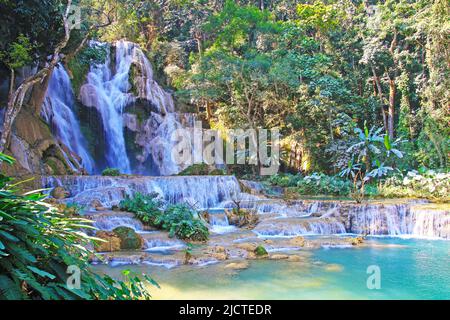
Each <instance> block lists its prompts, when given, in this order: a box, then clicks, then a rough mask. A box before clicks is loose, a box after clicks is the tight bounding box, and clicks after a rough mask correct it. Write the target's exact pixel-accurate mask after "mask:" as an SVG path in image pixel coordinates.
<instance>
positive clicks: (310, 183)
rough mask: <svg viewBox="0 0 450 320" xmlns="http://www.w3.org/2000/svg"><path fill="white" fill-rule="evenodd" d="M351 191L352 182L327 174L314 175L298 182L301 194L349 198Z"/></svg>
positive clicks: (298, 190)
mask: <svg viewBox="0 0 450 320" xmlns="http://www.w3.org/2000/svg"><path fill="white" fill-rule="evenodd" d="M350 190H351V183H350V181H347V180H344V179H342V178H339V177H336V176H327V175H325V174H318V173H313V174H312V175H309V176H306V177H305V178H304V179H301V180H300V181H298V182H297V192H298V193H300V194H307V195H334V196H347V195H348V194H349V193H350Z"/></svg>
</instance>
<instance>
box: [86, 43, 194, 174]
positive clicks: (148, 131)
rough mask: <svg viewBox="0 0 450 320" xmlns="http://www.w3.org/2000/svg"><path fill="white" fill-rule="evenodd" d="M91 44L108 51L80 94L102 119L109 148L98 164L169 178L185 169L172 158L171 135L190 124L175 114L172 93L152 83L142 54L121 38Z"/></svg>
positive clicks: (147, 62) (150, 73)
mask: <svg viewBox="0 0 450 320" xmlns="http://www.w3.org/2000/svg"><path fill="white" fill-rule="evenodd" d="M91 46H93V47H102V48H103V49H104V50H106V51H107V58H106V61H105V62H104V63H103V64H99V65H92V66H91V68H90V71H89V73H88V75H87V80H86V83H85V84H84V85H83V86H82V87H81V88H80V93H79V98H80V100H81V102H82V104H83V105H84V106H85V107H88V108H93V109H95V110H96V113H97V114H98V118H99V121H101V123H100V124H99V125H100V126H101V127H102V128H103V132H102V137H103V138H104V141H103V144H102V145H104V149H105V150H104V155H103V154H101V155H100V156H101V157H104V159H99V160H101V162H102V163H103V162H104V163H105V164H106V166H108V167H111V168H118V169H120V171H121V172H122V173H138V174H153V175H155V174H156V175H171V174H175V173H178V172H179V171H181V170H182V169H184V167H185V166H182V165H179V164H177V163H176V162H175V161H174V160H173V159H172V150H173V149H174V145H175V141H173V139H172V134H173V133H174V132H175V130H178V129H182V128H184V125H186V124H187V125H190V124H191V122H192V121H189V120H188V121H185V118H186V116H185V115H180V114H178V113H176V112H175V107H174V100H173V98H172V95H171V94H170V93H169V92H167V91H165V90H164V89H163V88H162V87H161V86H160V85H159V84H158V83H157V82H156V81H155V80H154V79H153V70H152V66H151V63H150V61H149V60H148V58H147V57H146V55H145V54H144V52H143V51H142V50H141V49H140V47H139V46H138V45H137V44H135V43H132V42H128V41H123V40H121V41H117V42H115V43H113V44H112V45H110V44H105V43H99V42H92V43H91ZM187 118H192V117H187Z"/></svg>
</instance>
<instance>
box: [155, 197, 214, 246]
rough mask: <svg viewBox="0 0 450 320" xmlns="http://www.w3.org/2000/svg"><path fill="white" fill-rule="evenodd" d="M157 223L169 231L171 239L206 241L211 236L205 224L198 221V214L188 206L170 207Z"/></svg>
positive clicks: (177, 205)
mask: <svg viewBox="0 0 450 320" xmlns="http://www.w3.org/2000/svg"><path fill="white" fill-rule="evenodd" d="M196 216H197V217H196ZM157 222H159V225H160V226H161V227H162V229H164V230H167V231H169V236H170V237H173V236H176V237H178V238H180V239H190V240H194V241H206V240H207V239H208V236H209V230H208V228H207V226H206V225H205V224H204V222H203V221H202V220H200V219H198V215H197V212H195V211H194V210H193V209H191V208H190V207H189V206H187V205H186V204H176V205H171V206H169V207H168V208H167V210H166V211H165V214H163V215H161V216H160V219H158V221H157Z"/></svg>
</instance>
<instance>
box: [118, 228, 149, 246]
mask: <svg viewBox="0 0 450 320" xmlns="http://www.w3.org/2000/svg"><path fill="white" fill-rule="evenodd" d="M113 233H114V234H115V235H117V237H119V238H120V248H121V249H122V250H140V249H142V247H143V245H144V239H143V238H142V237H141V236H140V235H139V234H137V233H136V232H135V231H134V230H133V229H131V228H128V227H118V228H115V229H114V230H113Z"/></svg>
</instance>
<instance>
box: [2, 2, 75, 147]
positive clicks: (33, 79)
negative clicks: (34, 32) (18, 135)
mask: <svg viewBox="0 0 450 320" xmlns="http://www.w3.org/2000/svg"><path fill="white" fill-rule="evenodd" d="M71 6H72V0H68V1H67V8H66V10H65V13H64V15H63V23H64V39H63V40H62V41H61V42H60V43H59V44H58V45H57V46H56V47H55V50H54V51H53V55H52V59H51V60H50V62H48V64H47V66H45V67H44V68H42V69H41V70H39V71H38V72H37V73H35V74H34V75H32V76H29V77H28V78H26V79H25V80H23V81H22V83H21V84H20V85H19V87H18V88H17V89H16V90H11V89H10V95H9V97H8V104H7V106H6V111H5V117H4V120H3V131H2V133H1V135H0V152H4V151H5V149H6V146H7V143H8V140H9V136H10V135H11V130H12V126H13V123H14V120H15V119H16V117H17V115H18V114H19V112H20V110H21V109H22V105H23V102H24V99H25V95H26V94H27V92H28V90H30V89H31V88H32V87H33V86H34V85H35V84H36V83H39V82H42V81H43V80H44V79H45V77H46V76H47V75H48V74H49V73H50V72H51V71H52V70H53V68H54V67H55V66H56V64H57V63H58V62H59V60H60V59H59V54H60V53H61V50H62V49H63V48H64V47H65V46H66V45H67V43H68V42H69V37H70V26H69V20H68V17H69V15H70V10H71Z"/></svg>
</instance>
